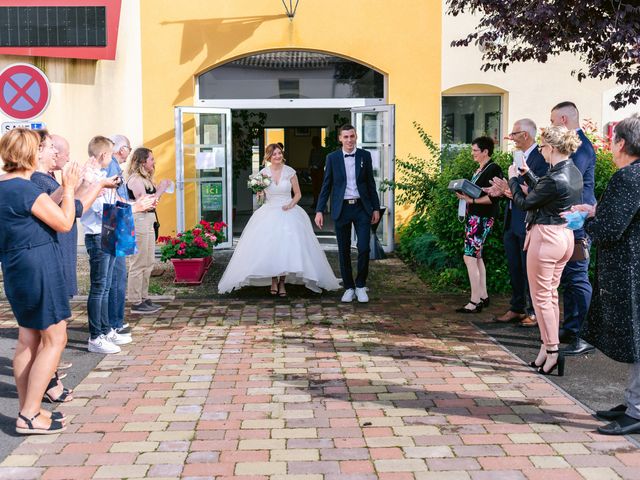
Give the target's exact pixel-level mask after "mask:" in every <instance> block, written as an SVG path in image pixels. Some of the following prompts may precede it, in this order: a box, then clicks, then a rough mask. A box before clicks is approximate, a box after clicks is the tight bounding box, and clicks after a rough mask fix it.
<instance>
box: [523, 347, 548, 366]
mask: <svg viewBox="0 0 640 480" xmlns="http://www.w3.org/2000/svg"><path fill="white" fill-rule="evenodd" d="M542 343H543V342H542V339H540V345H542ZM546 360H547V357H544V360H543V361H542V365H538V364H537V363H536V361H535V360H534V361H533V362H529V363H528V364H527V365H529V366H530V367H531V368H533V369H535V370H537V369H539V368H540V367H543V366H544V362H545V361H546Z"/></svg>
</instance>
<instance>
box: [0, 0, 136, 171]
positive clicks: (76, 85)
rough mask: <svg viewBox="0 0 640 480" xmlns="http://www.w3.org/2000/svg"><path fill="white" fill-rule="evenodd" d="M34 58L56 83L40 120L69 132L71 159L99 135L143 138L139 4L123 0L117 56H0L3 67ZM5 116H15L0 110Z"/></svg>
mask: <svg viewBox="0 0 640 480" xmlns="http://www.w3.org/2000/svg"><path fill="white" fill-rule="evenodd" d="M18 62H20V63H31V64H35V65H36V66H37V67H38V68H40V69H41V70H43V71H44V72H45V74H46V75H47V77H48V78H49V82H50V84H51V102H50V103H49V106H48V108H47V110H46V111H45V113H44V114H43V115H42V116H41V117H39V118H38V119H36V120H38V121H44V122H45V123H46V124H47V128H48V130H49V131H50V132H51V133H56V134H59V135H62V136H64V137H66V138H67V139H68V140H69V143H70V145H71V155H72V158H77V159H81V160H84V159H86V157H87V144H88V142H89V140H90V139H91V137H93V136H94V135H106V136H109V135H113V134H115V133H123V134H125V135H127V136H128V137H129V138H130V140H131V143H132V145H133V146H135V145H139V144H140V142H141V141H142V80H141V78H142V74H141V54H140V5H139V1H138V0H123V1H122V10H121V12H120V28H119V31H118V48H117V51H116V59H115V60H98V61H95V60H75V59H61V58H41V57H38V58H34V57H15V56H8V55H0V69H4V68H5V67H6V66H7V65H10V64H12V63H18ZM0 121H1V122H7V121H12V119H10V118H8V117H6V116H4V115H3V114H2V113H1V112H0Z"/></svg>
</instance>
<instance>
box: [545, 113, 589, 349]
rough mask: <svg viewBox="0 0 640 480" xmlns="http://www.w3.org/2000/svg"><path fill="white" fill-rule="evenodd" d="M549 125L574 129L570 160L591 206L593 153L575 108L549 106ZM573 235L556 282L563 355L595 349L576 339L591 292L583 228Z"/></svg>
mask: <svg viewBox="0 0 640 480" xmlns="http://www.w3.org/2000/svg"><path fill="white" fill-rule="evenodd" d="M551 124H552V125H553V126H560V125H564V126H565V127H567V128H568V129H570V130H571V129H573V130H575V131H576V132H577V133H578V136H579V137H580V140H582V144H581V145H580V147H579V148H578V150H577V151H576V152H575V153H574V154H573V155H571V159H572V160H573V163H574V164H575V165H576V167H578V170H580V173H582V181H583V184H584V187H583V190H582V203H588V204H589V205H595V204H596V197H595V191H594V187H595V169H596V153H595V151H594V149H593V145H592V144H591V142H590V141H589V139H588V138H587V136H586V135H585V133H584V132H583V131H582V129H581V128H580V115H579V113H578V108H577V107H576V105H575V104H574V103H572V102H562V103H559V104H557V105H556V106H555V107H553V108H552V109H551ZM573 235H574V238H575V240H576V246H575V249H574V254H573V257H571V258H572V259H571V260H570V261H569V263H567V266H566V267H565V268H564V271H563V272H562V279H561V280H560V284H561V285H562V287H563V289H564V298H563V304H564V323H563V324H562V328H561V329H560V341H561V342H563V343H568V344H569V345H568V346H567V347H565V348H564V349H562V352H563V353H564V354H565V355H581V354H583V353H589V352H592V351H594V350H595V349H594V347H593V346H592V345H590V344H589V343H587V342H585V341H584V340H582V339H581V338H580V337H579V333H580V328H581V327H582V324H583V322H584V319H585V318H586V316H587V312H588V310H589V304H590V303H591V292H592V289H591V284H590V283H589V258H581V257H580V256H579V253H580V252H581V251H582V249H581V248H580V244H579V243H578V242H579V241H586V242H587V245H589V238H588V236H587V234H586V233H585V231H584V230H583V229H580V230H574V232H573Z"/></svg>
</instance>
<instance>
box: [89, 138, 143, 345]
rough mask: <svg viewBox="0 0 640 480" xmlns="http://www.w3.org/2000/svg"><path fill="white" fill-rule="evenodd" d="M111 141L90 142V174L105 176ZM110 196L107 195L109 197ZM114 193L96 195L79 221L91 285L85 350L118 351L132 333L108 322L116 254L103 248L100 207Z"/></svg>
mask: <svg viewBox="0 0 640 480" xmlns="http://www.w3.org/2000/svg"><path fill="white" fill-rule="evenodd" d="M112 148H113V142H112V141H111V140H109V139H108V138H106V137H102V136H97V137H94V138H92V139H91V141H90V142H89V148H88V150H89V165H90V168H91V167H93V170H92V171H90V172H89V174H90V175H94V176H96V177H100V176H106V172H105V171H104V170H99V169H106V168H107V167H108V166H109V163H111V149H112ZM110 196H111V197H113V198H109V197H110ZM115 198H116V194H115V192H113V191H107V192H106V193H103V194H102V195H101V196H99V197H98V198H97V199H96V201H95V202H93V204H92V205H91V208H89V209H87V211H86V212H85V213H84V214H83V215H82V218H81V219H80V222H81V223H82V227H83V228H84V233H85V235H84V244H85V247H86V248H87V253H88V254H89V269H90V278H91V286H90V287H89V298H88V299H87V315H88V317H89V335H90V336H89V341H88V345H87V346H88V350H89V351H90V352H95V353H118V352H120V347H119V345H124V344H127V343H130V342H131V337H130V336H126V335H119V334H118V333H117V332H116V330H114V329H112V328H111V325H110V322H109V290H110V288H111V278H112V275H113V267H114V264H115V260H116V257H114V256H113V255H110V254H108V253H106V252H104V251H103V250H102V210H103V206H104V204H105V203H115Z"/></svg>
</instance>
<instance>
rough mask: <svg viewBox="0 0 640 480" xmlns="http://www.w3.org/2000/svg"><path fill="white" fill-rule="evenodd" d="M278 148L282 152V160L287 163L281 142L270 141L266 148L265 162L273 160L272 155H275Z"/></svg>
mask: <svg viewBox="0 0 640 480" xmlns="http://www.w3.org/2000/svg"><path fill="white" fill-rule="evenodd" d="M276 149H278V150H280V151H281V152H282V161H283V162H284V163H286V162H287V161H286V159H285V158H284V150H283V149H282V147H281V146H280V144H278V143H270V144H269V145H267V148H265V149H264V158H263V159H262V160H263V162H264V163H263V164H264V165H266V164H267V162H271V157H273V154H274V152H275V151H276Z"/></svg>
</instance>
